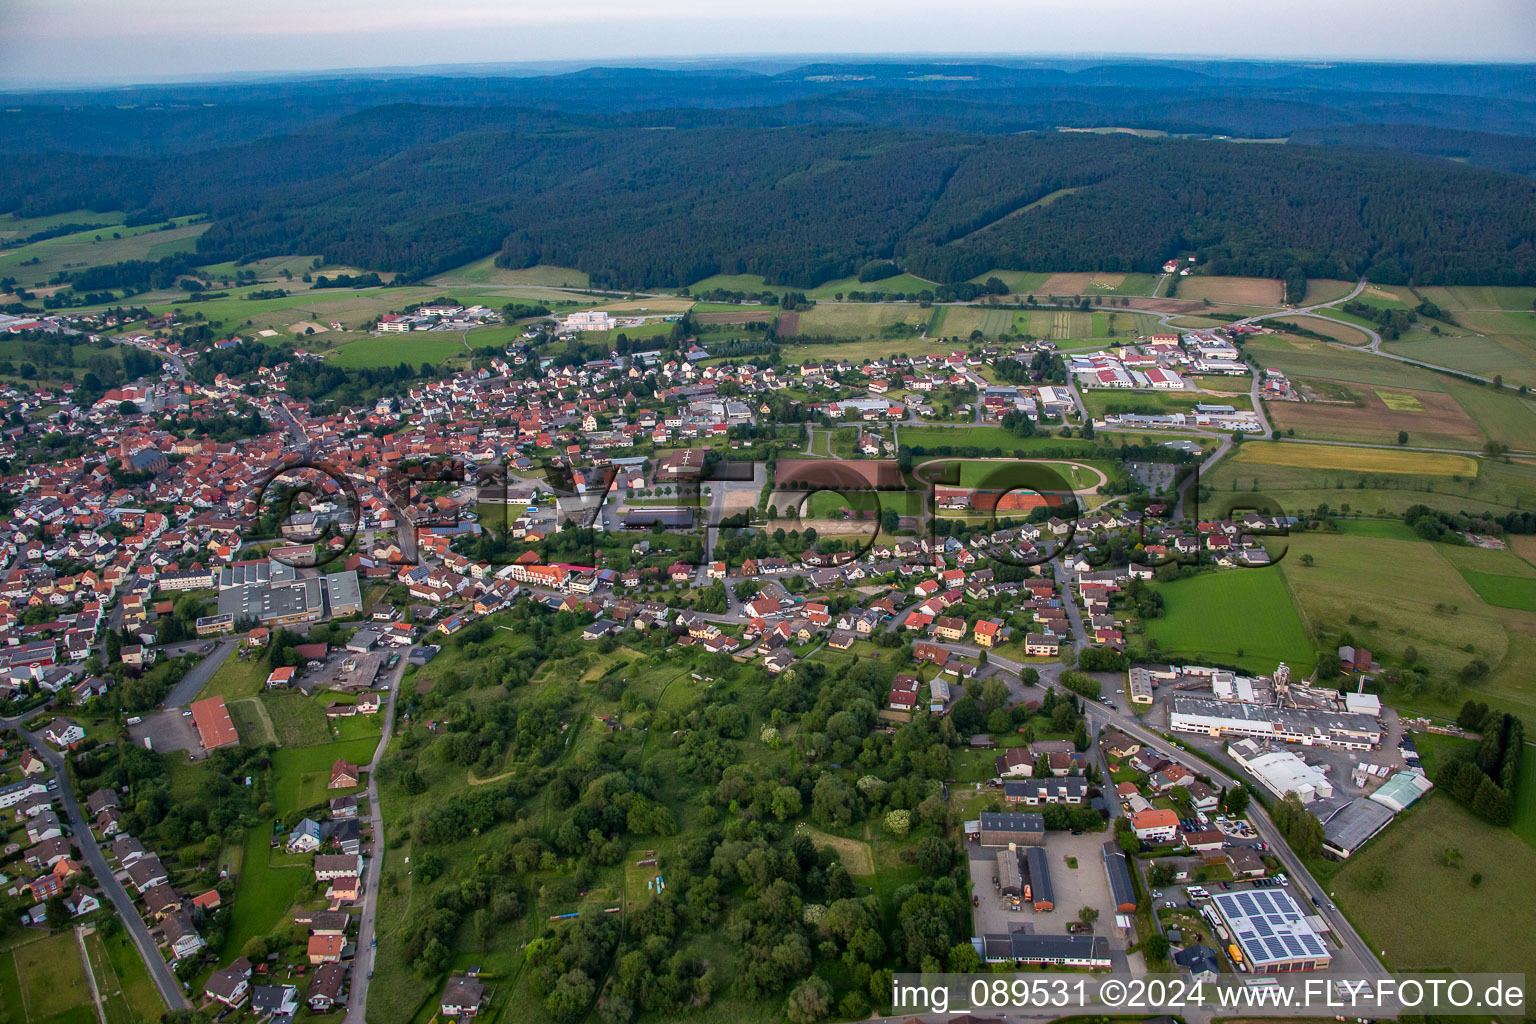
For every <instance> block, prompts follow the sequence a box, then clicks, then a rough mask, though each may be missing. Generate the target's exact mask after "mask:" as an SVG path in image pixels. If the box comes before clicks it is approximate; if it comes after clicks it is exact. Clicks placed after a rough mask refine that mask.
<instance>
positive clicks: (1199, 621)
mask: <svg viewBox="0 0 1536 1024" xmlns="http://www.w3.org/2000/svg"><path fill="white" fill-rule="evenodd" d="M1158 590H1159V591H1160V592H1161V593H1162V595H1163V600H1164V601H1165V602H1166V610H1165V612H1164V614H1163V616H1162V617H1161V618H1157V619H1148V620H1146V621H1145V622H1144V623H1143V627H1144V628H1145V629H1146V633H1147V636H1148V638H1149V639H1153V640H1156V641H1157V642H1158V643H1159V644H1160V645H1161V646H1162V650H1163V653H1164V654H1166V655H1169V656H1178V657H1188V658H1206V659H1209V660H1212V661H1217V662H1221V663H1223V664H1230V665H1236V666H1238V667H1240V668H1243V669H1246V670H1248V671H1250V672H1262V673H1264V674H1268V673H1271V672H1273V671H1274V670H1275V666H1276V665H1277V664H1279V663H1280V662H1282V661H1283V662H1285V663H1286V664H1287V665H1289V666H1290V667H1291V671H1292V673H1293V675H1295V676H1297V677H1304V676H1307V675H1309V674H1311V672H1312V670H1313V668H1314V667H1315V666H1316V650H1315V648H1314V647H1313V645H1312V642H1311V641H1310V640H1308V639H1307V634H1306V631H1305V630H1304V629H1303V628H1302V624H1301V616H1299V615H1298V614H1297V613H1296V606H1295V605H1294V604H1293V603H1292V601H1291V595H1290V593H1289V592H1288V591H1287V590H1286V586H1285V580H1284V578H1283V577H1282V576H1281V575H1280V573H1279V571H1278V570H1276V569H1273V568H1265V569H1234V570H1230V571H1227V572H1215V573H1206V574H1204V575H1201V576H1196V577H1193V578H1191V579H1184V580H1178V581H1176V582H1173V583H1166V584H1159V585H1158Z"/></svg>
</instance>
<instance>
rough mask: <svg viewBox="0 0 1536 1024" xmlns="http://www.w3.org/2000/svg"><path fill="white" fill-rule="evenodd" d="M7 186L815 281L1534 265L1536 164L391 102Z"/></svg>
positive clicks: (8, 164)
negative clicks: (1193, 266)
mask: <svg viewBox="0 0 1536 1024" xmlns="http://www.w3.org/2000/svg"><path fill="white" fill-rule="evenodd" d="M1067 189H1071V190H1073V191H1071V192H1070V193H1068V192H1064V190H1067ZM1047 196H1053V197H1054V198H1053V201H1050V202H1048V203H1041V204H1039V205H1038V206H1033V207H1031V204H1034V203H1036V201H1038V200H1041V199H1043V198H1045V197H1047ZM0 206H3V207H4V208H6V209H17V210H20V211H22V212H24V213H38V212H48V211H50V210H63V209H72V208H76V207H80V206H92V207H96V208H99V209H127V210H132V211H146V212H147V213H150V214H153V215H155V216H165V215H171V214H177V213H186V212H189V211H197V210H206V211H210V212H212V213H213V214H214V217H215V221H214V224H213V225H212V227H210V229H209V230H208V232H207V233H206V234H205V235H204V236H203V237H202V238H201V239H200V240H199V242H198V247H199V249H200V250H201V251H202V252H203V253H204V254H205V255H206V257H207V258H208V259H210V260H213V259H239V258H241V257H248V256H256V255H262V254H276V253H291V252H316V253H324V255H325V256H326V258H327V259H329V260H332V261H335V262H339V263H346V264H352V265H360V266H366V267H372V268H377V269H381V270H397V271H403V272H405V273H407V274H410V275H413V276H418V275H422V274H427V273H433V272H437V271H441V270H444V269H447V268H449V267H452V266H455V265H458V264H461V263H464V262H468V261H469V260H471V259H474V258H477V257H479V256H484V255H486V254H488V253H492V252H498V251H499V252H500V254H501V260H502V261H503V262H504V263H505V264H507V265H509V266H526V265H531V264H534V263H553V264H559V265H562V266H573V267H577V268H580V269H582V270H585V271H588V272H589V273H590V274H591V275H592V276H593V279H594V281H595V282H597V283H600V284H603V285H611V286H622V287H646V286H651V287H664V286H678V285H684V284H688V283H690V282H692V281H695V280H698V279H700V278H702V277H706V276H708V275H710V274H713V273H719V272H724V273H760V274H762V275H764V276H765V277H767V278H768V279H769V280H770V281H772V282H774V283H779V284H792V285H799V286H811V285H815V284H818V283H820V282H822V281H826V280H830V279H832V278H835V277H840V276H845V275H847V274H850V273H853V272H854V271H855V270H856V269H857V268H858V267H859V266H860V265H861V264H862V263H864V262H866V261H868V260H870V259H873V258H876V257H892V258H895V259H898V260H899V261H901V262H902V263H903V265H905V266H906V267H907V268H908V269H910V270H912V271H913V272H914V273H917V274H919V275H921V276H924V277H927V278H930V279H933V280H937V281H956V280H963V279H966V278H969V277H972V276H975V275H977V274H980V273H982V272H984V271H986V270H989V269H991V268H993V267H1009V268H1016V269H1025V270H1031V269H1038V270H1089V269H1100V270H1140V271H1151V270H1155V269H1156V268H1157V267H1158V266H1159V265H1161V264H1162V262H1163V261H1164V260H1166V259H1168V258H1169V257H1170V256H1174V255H1177V254H1181V253H1185V252H1191V251H1194V252H1198V253H1199V254H1200V255H1201V257H1202V262H1203V263H1205V264H1207V265H1208V266H1209V267H1210V268H1211V270H1212V272H1213V273H1229V274H1260V275H1264V276H1280V275H1281V274H1283V273H1284V271H1285V270H1287V269H1288V268H1290V267H1292V266H1296V267H1300V268H1301V269H1302V270H1303V271H1304V272H1305V273H1306V274H1307V275H1308V276H1316V277H1352V276H1354V275H1355V274H1357V273H1360V272H1369V273H1370V274H1371V275H1372V276H1373V277H1374V278H1376V279H1379V280H1381V281H1386V282H1392V281H1403V280H1408V279H1412V280H1414V281H1416V282H1420V283H1437V282H1452V283H1456V282H1484V283H1536V182H1532V181H1531V180H1530V179H1527V178H1521V177H1515V176H1510V175H1502V174H1497V173H1494V172H1489V171H1482V170H1477V169H1473V168H1467V167H1463V166H1459V165H1456V164H1452V163H1448V162H1444V161H1431V160H1425V159H1418V158H1409V157H1402V156H1397V155H1393V154H1386V153H1373V152H1355V151H1343V150H1338V149H1331V148H1313V147H1305V146H1274V145H1242V144H1232V143H1224V142H1213V141H1192V140H1175V139H1139V138H1134V137H1130V136H1123V135H1089V134H1059V133H1044V134H1024V135H1015V136H1003V137H999V136H977V135H968V134H960V133H947V132H941V133H935V132H920V131H916V130H912V129H898V128H864V127H846V126H831V127H828V126H823V127H802V128H781V129H768V128H745V129H733V128H718V127H707V128H693V129H672V130H652V129H644V128H634V127H625V126H618V125H612V124H608V123H603V122H599V121H592V120H588V119H581V118H575V117H570V116H565V115H553V114H541V113H520V112H505V111H503V112H488V111H480V110H470V109H460V110H452V111H442V110H434V109H430V108H421V107H396V108H386V109H381V110H374V111H368V112H365V113H362V114H358V115H354V116H352V117H349V118H346V119H344V120H343V121H342V122H340V123H338V124H334V125H329V126H324V127H317V128H316V129H313V130H311V131H309V132H306V133H303V134H300V135H296V136H288V137H283V138H276V139H271V140H265V141H261V142H255V143H248V144H245V145H243V146H238V147H234V148H230V149H224V150H217V151H212V152H209V153H200V154H194V155H192V156H189V157H182V156H176V157H167V158H162V159H158V160H135V159H130V158H121V157H81V156H71V155H51V156H46V157H28V158H16V157H12V158H8V159H5V160H0Z"/></svg>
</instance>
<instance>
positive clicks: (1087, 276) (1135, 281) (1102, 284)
mask: <svg viewBox="0 0 1536 1024" xmlns="http://www.w3.org/2000/svg"><path fill="white" fill-rule="evenodd" d="M1004 280H1007V279H1006V278H1004ZM1157 281H1158V275H1156V274H1119V273H1105V272H1103V271H1096V272H1089V273H1073V274H1052V275H1050V276H1049V277H1047V278H1046V279H1045V280H1044V281H1043V282H1041V283H1040V284H1038V285H1035V287H1034V294H1035V296H1036V297H1037V298H1038V297H1039V296H1041V295H1062V296H1065V295H1151V294H1152V289H1153V288H1154V287H1156V286H1157Z"/></svg>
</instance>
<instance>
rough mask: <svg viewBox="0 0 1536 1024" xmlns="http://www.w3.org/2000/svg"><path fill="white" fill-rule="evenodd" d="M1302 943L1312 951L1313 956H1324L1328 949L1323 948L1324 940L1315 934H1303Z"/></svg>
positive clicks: (1309, 951)
mask: <svg viewBox="0 0 1536 1024" xmlns="http://www.w3.org/2000/svg"><path fill="white" fill-rule="evenodd" d="M1301 944H1302V945H1303V946H1306V947H1307V952H1308V953H1311V954H1312V955H1313V956H1322V955H1323V954H1324V953H1326V952H1327V950H1326V949H1324V948H1323V943H1322V940H1321V939H1319V938H1318V937H1317V936H1315V935H1303V936H1302V937H1301Z"/></svg>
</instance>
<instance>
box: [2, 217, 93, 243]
mask: <svg viewBox="0 0 1536 1024" xmlns="http://www.w3.org/2000/svg"><path fill="white" fill-rule="evenodd" d="M123 216H124V214H123V211H122V210H112V211H107V212H98V211H96V210H70V211H68V212H67V213H50V214H45V215H44V216H41V217H18V216H16V215H15V214H14V213H8V214H5V215H4V216H0V246H4V245H9V244H10V243H11V242H12V240H14V239H19V238H26V237H28V236H30V235H35V234H37V232H39V231H46V230H48V229H49V228H54V227H58V226H60V225H63V224H101V225H103V226H105V227H107V228H108V229H116V230H121V229H120V228H117V225H120V224H122V222H123Z"/></svg>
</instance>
